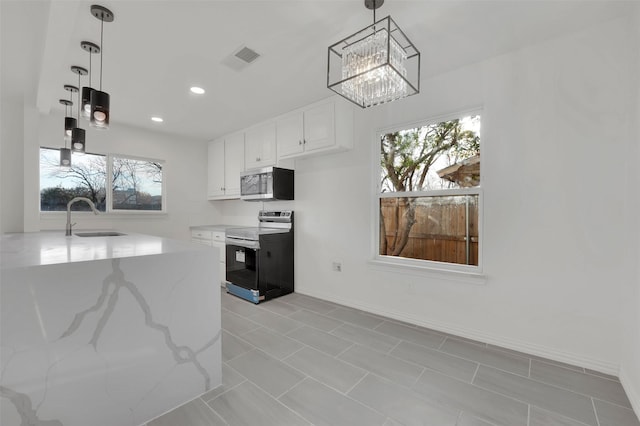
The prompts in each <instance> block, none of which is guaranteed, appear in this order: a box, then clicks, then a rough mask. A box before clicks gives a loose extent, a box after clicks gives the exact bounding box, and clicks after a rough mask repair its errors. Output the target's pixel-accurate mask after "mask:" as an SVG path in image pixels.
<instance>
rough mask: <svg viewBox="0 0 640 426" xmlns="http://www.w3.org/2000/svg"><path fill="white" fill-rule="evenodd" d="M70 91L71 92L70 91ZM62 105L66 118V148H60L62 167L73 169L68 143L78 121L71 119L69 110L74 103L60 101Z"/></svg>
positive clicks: (66, 100) (69, 100)
mask: <svg viewBox="0 0 640 426" xmlns="http://www.w3.org/2000/svg"><path fill="white" fill-rule="evenodd" d="M65 89H66V86H65ZM68 90H69V91H70V92H71V90H70V89H68ZM71 93H73V92H71ZM60 103H61V104H62V105H64V109H65V116H66V117H65V118H64V148H60V167H71V150H70V149H69V148H67V142H68V141H70V140H71V132H72V130H73V128H74V127H76V119H75V118H73V117H69V109H70V108H71V106H73V101H71V99H60Z"/></svg>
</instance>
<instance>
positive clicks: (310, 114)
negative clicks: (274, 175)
mask: <svg viewBox="0 0 640 426" xmlns="http://www.w3.org/2000/svg"><path fill="white" fill-rule="evenodd" d="M353 114H354V112H353V106H351V105H350V104H348V103H347V102H345V101H343V100H341V99H338V98H335V97H334V98H330V99H328V100H324V101H320V102H317V103H315V104H311V105H309V106H307V107H304V108H301V109H298V110H295V111H292V112H290V113H288V114H285V115H283V116H281V117H279V118H277V119H276V151H277V154H278V159H281V158H292V157H300V156H306V155H313V154H321V153H329V152H335V151H343V150H346V149H350V148H353Z"/></svg>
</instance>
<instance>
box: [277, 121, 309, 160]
mask: <svg viewBox="0 0 640 426" xmlns="http://www.w3.org/2000/svg"><path fill="white" fill-rule="evenodd" d="M302 131H303V121H302V112H300V111H296V112H293V113H291V114H287V115H284V116H282V117H280V118H278V119H277V120H276V140H277V149H278V156H279V157H287V156H290V155H294V154H299V153H301V152H303V151H304V146H303V143H304V137H303V134H302Z"/></svg>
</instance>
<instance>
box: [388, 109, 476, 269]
mask: <svg viewBox="0 0 640 426" xmlns="http://www.w3.org/2000/svg"><path fill="white" fill-rule="evenodd" d="M379 165H380V175H378V176H379V179H380V181H379V182H378V183H379V186H378V188H379V191H378V208H379V214H378V235H377V237H378V238H377V244H378V250H377V252H378V255H379V258H380V259H382V258H384V259H385V260H390V261H394V262H405V263H407V264H410V265H416V264H418V265H422V266H430V265H431V264H433V265H434V266H435V265H436V264H437V265H439V267H442V266H443V264H450V265H468V266H465V267H463V268H468V267H472V268H473V269H478V268H477V267H478V266H479V263H480V261H479V244H480V241H479V239H480V223H479V217H480V216H479V212H480V208H479V205H480V197H481V192H480V115H475V114H474V115H465V116H459V117H458V118H453V119H450V120H447V121H438V122H431V123H427V124H425V125H422V126H419V127H415V128H409V129H406V128H405V129H400V130H394V131H391V132H385V133H383V134H381V136H380V157H379ZM436 262H437V263H436ZM453 269H459V267H453Z"/></svg>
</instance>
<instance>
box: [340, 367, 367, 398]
mask: <svg viewBox="0 0 640 426" xmlns="http://www.w3.org/2000/svg"><path fill="white" fill-rule="evenodd" d="M363 371H366V374H364V375H363V376H362V377H360V380H358V381H357V382H356V383H355V384H354V385H353V386H351V387H350V388H349V389H347V391H346V392H344V394H345V395H347V394H349V392H351V391H352V390H354V389H355V388H356V386H358V385H359V384H360V383H362V381H363V380H364V379H366V378H367V377H368V376H369V375H370V374H373V373H372V372H371V371H369V370H363Z"/></svg>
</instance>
